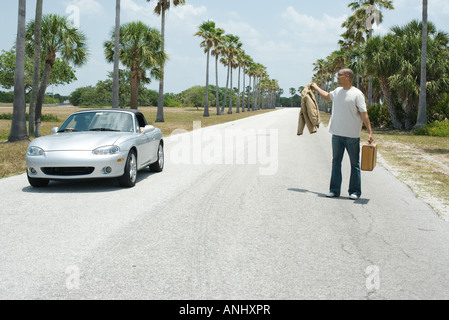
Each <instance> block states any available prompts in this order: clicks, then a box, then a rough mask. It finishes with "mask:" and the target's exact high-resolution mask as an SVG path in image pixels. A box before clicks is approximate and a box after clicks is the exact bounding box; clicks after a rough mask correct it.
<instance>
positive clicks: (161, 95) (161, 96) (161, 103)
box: [156, 9, 165, 122]
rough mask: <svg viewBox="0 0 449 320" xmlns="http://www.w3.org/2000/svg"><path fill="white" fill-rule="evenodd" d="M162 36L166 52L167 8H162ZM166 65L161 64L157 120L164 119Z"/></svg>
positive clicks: (163, 48)
mask: <svg viewBox="0 0 449 320" xmlns="http://www.w3.org/2000/svg"><path fill="white" fill-rule="evenodd" d="M161 36H162V47H161V48H162V49H161V50H162V52H165V10H164V9H162V10H161ZM164 69H165V68H164V65H162V66H161V79H160V81H159V99H158V103H157V117H156V122H165V121H164Z"/></svg>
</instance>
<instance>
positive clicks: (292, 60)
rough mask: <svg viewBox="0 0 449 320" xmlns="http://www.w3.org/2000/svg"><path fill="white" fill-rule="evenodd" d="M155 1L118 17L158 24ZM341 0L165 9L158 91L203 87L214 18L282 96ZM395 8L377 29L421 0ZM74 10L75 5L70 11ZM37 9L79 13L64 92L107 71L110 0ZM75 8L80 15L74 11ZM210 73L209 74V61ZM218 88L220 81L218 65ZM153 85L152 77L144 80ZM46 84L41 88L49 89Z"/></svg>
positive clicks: (306, 68) (434, 5) (125, 2)
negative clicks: (80, 35)
mask: <svg viewBox="0 0 449 320" xmlns="http://www.w3.org/2000/svg"><path fill="white" fill-rule="evenodd" d="M155 2H156V0H153V1H151V2H150V3H147V1H146V0H122V16H121V20H122V23H125V22H130V21H136V20H141V21H143V22H145V23H146V24H148V25H150V26H151V27H155V28H160V18H159V17H158V16H156V15H154V14H153V8H154V5H155ZM349 2H351V1H349V0H344V1H335V0H334V1H331V0H324V1H323V0H322V1H302V0H299V1H298V0H296V1H294V0H276V1H273V0H226V1H218V0H187V5H186V6H183V7H178V8H172V9H171V12H169V14H168V17H167V30H166V37H167V38H166V51H167V53H168V55H169V58H170V60H169V62H168V64H167V66H166V80H165V91H166V92H173V93H179V92H181V91H183V90H185V89H188V88H190V87H192V86H195V85H205V73H206V56H205V55H204V54H203V51H202V50H201V49H200V48H199V43H200V39H199V38H197V37H194V36H193V34H194V33H195V32H196V31H197V28H198V26H199V25H200V24H201V23H202V22H203V21H205V20H208V19H211V20H214V21H215V22H216V24H217V26H218V27H221V28H223V29H224V30H225V31H226V32H227V33H232V34H235V35H237V36H239V37H240V39H241V41H242V43H243V48H244V49H245V51H246V52H247V53H248V54H249V55H250V56H252V58H253V59H254V61H255V62H259V63H261V64H263V65H265V66H266V67H267V71H268V73H269V75H270V77H272V78H274V79H277V80H279V84H280V86H281V88H283V89H284V91H285V93H284V95H288V89H289V88H291V87H294V88H298V87H299V86H302V85H306V84H307V83H309V82H310V81H311V77H312V74H313V66H312V64H313V62H315V61H316V60H317V59H319V58H325V57H326V56H328V55H329V54H330V53H331V52H332V51H334V50H337V49H338V45H337V42H338V40H339V36H340V34H342V32H343V30H342V29H341V27H340V26H341V23H342V22H343V21H344V20H345V19H346V18H347V17H348V16H349V15H350V14H351V11H350V9H348V7H347V5H348V3H349ZM394 5H395V7H396V10H394V11H391V12H384V22H383V24H382V25H381V26H380V27H377V28H376V33H378V34H379V33H380V34H384V33H386V32H387V31H388V29H389V28H390V27H392V26H393V25H403V24H405V23H407V22H409V21H411V20H412V19H421V5H422V1H421V0H394ZM17 6H18V1H2V9H1V12H0V28H1V30H2V32H1V33H0V50H9V49H11V47H12V46H13V45H14V42H15V37H16V28H17ZM73 9H75V10H73ZM34 10H35V1H33V0H31V1H30V0H28V1H27V20H31V19H34ZM44 13H57V14H60V15H66V16H73V17H78V16H79V19H77V21H79V27H80V29H81V30H82V31H83V32H84V33H85V34H86V35H87V38H88V46H89V52H90V55H89V61H88V64H87V65H85V66H84V67H81V68H79V69H78V70H77V72H76V76H77V78H78V81H76V82H74V83H72V84H70V85H67V86H60V87H55V88H54V91H55V92H56V93H61V94H64V95H65V94H67V95H68V94H70V93H71V92H72V91H73V90H74V89H76V88H77V87H81V86H88V85H95V84H96V83H97V81H99V80H104V79H106V77H107V73H108V72H109V71H112V67H113V66H112V64H108V63H107V62H106V61H105V59H104V53H103V42H104V41H105V40H107V39H109V38H110V32H111V29H112V27H113V25H114V21H115V20H114V19H115V1H114V0H44ZM78 13H79V15H78ZM448 17H449V1H448V0H429V20H431V21H432V22H434V23H435V24H436V25H437V28H438V29H440V30H444V31H446V32H449V19H448ZM211 77H212V79H215V73H214V68H213V65H211ZM219 78H220V86H224V85H225V69H223V68H219ZM148 87H149V88H151V89H154V90H157V88H158V83H157V82H156V81H154V82H153V83H152V84H150V85H149V86H148ZM52 90H53V88H49V90H48V91H50V92H51V91H52Z"/></svg>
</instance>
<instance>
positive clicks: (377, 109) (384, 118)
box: [368, 104, 392, 128]
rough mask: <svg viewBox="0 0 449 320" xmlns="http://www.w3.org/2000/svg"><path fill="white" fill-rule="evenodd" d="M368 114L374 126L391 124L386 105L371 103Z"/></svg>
mask: <svg viewBox="0 0 449 320" xmlns="http://www.w3.org/2000/svg"><path fill="white" fill-rule="evenodd" d="M368 115H369V119H370V121H371V125H372V126H373V127H374V128H390V127H391V126H392V124H391V119H390V114H389V113H388V109H387V106H386V105H381V104H375V105H372V106H371V107H369V108H368Z"/></svg>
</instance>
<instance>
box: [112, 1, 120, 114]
mask: <svg viewBox="0 0 449 320" xmlns="http://www.w3.org/2000/svg"><path fill="white" fill-rule="evenodd" d="M119 53H120V0H116V2H115V33H114V74H113V77H112V108H118V107H119V99H120V94H119V90H120V81H119V72H120V54H119Z"/></svg>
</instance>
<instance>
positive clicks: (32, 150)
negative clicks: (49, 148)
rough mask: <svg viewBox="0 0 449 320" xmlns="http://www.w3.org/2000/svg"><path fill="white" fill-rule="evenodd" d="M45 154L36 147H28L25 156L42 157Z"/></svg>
mask: <svg viewBox="0 0 449 320" xmlns="http://www.w3.org/2000/svg"><path fill="white" fill-rule="evenodd" d="M44 154H45V152H44V150H42V149H41V148H38V147H29V148H28V150H27V155H28V156H30V157H38V156H43V155H44Z"/></svg>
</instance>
